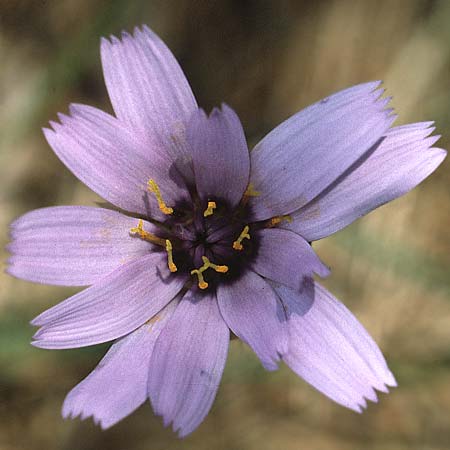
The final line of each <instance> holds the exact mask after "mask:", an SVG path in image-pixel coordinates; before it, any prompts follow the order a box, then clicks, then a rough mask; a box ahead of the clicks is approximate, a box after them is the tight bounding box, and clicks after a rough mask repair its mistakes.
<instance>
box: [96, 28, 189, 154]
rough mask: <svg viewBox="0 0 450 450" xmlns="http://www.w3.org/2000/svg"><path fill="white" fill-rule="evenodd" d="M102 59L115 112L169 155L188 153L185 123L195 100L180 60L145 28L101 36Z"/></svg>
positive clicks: (121, 119) (120, 118) (145, 138)
mask: <svg viewBox="0 0 450 450" xmlns="http://www.w3.org/2000/svg"><path fill="white" fill-rule="evenodd" d="M101 58H102V65H103V74H104V77H105V82H106V87H107V89H108V93H109V97H110V99H111V103H112V106H113V108H114V111H115V113H116V115H117V117H118V119H119V120H120V121H122V122H123V123H125V124H128V125H129V126H130V128H131V129H133V130H134V131H135V132H136V133H138V134H139V135H140V136H141V137H142V138H143V139H144V140H147V139H150V140H151V141H153V140H155V138H156V141H157V142H159V143H161V144H163V145H164V147H166V149H167V151H168V152H169V153H171V154H172V155H176V154H177V153H178V154H180V155H182V154H184V156H186V148H185V145H183V141H184V131H185V125H186V123H187V121H188V120H189V117H190V115H191V114H192V112H193V111H194V110H195V109H196V108H197V102H196V101H195V98H194V95H193V94H192V91H191V88H190V86H189V83H188V81H187V80H186V77H185V76H184V74H183V71H182V70H181V68H180V66H179V64H178V62H177V61H176V59H175V58H174V56H173V54H172V53H171V51H170V50H169V49H168V48H167V46H166V45H165V44H164V42H163V41H162V40H161V39H160V38H159V37H158V36H157V35H156V34H155V33H154V32H153V31H151V30H150V29H149V28H148V27H146V26H144V27H142V29H139V28H135V29H134V33H133V35H131V34H129V33H125V32H124V33H122V40H120V39H118V38H116V37H115V36H111V37H110V40H108V39H102V42H101Z"/></svg>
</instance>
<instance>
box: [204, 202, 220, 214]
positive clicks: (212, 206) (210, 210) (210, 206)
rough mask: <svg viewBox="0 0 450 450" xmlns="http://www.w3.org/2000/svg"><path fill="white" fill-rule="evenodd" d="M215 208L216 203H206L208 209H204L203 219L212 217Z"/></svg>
mask: <svg viewBox="0 0 450 450" xmlns="http://www.w3.org/2000/svg"><path fill="white" fill-rule="evenodd" d="M216 208H217V205H216V202H208V207H207V208H206V209H205V212H204V213H203V217H208V216H212V215H213V214H214V210H215V209H216Z"/></svg>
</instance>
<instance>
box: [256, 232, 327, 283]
mask: <svg viewBox="0 0 450 450" xmlns="http://www.w3.org/2000/svg"><path fill="white" fill-rule="evenodd" d="M258 238H259V241H258V256H257V258H256V260H255V261H254V262H253V263H252V268H253V270H254V271H255V272H257V273H259V274H260V275H262V276H263V277H265V278H269V279H270V280H273V281H276V282H278V283H281V284H284V285H286V286H288V287H290V288H292V289H294V290H300V288H301V287H302V285H303V281H304V278H305V277H309V278H310V277H312V275H313V273H316V274H318V275H319V276H321V277H326V276H328V275H329V274H330V270H329V269H328V267H326V266H325V265H324V264H323V263H322V261H320V259H319V258H318V256H317V255H316V254H315V253H314V250H313V249H312V247H311V246H310V245H309V244H308V242H306V241H305V240H304V239H303V238H302V237H301V236H299V235H298V234H296V233H292V232H291V233H290V232H288V231H287V230H281V229H278V228H272V229H264V230H260V231H259V232H258Z"/></svg>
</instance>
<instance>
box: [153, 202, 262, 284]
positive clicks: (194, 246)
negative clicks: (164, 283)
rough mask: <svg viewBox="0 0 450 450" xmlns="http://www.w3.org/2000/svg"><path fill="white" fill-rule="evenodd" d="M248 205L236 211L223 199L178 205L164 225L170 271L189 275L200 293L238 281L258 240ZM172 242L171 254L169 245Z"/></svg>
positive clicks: (255, 253) (254, 255)
mask: <svg viewBox="0 0 450 450" xmlns="http://www.w3.org/2000/svg"><path fill="white" fill-rule="evenodd" d="M250 222H251V211H250V208H249V206H248V205H247V204H246V202H245V201H242V202H241V204H240V205H238V206H237V207H235V208H232V207H230V206H229V204H228V203H227V202H226V201H225V200H223V199H220V198H214V199H208V200H207V201H202V200H200V199H199V198H196V199H195V200H193V201H192V203H190V202H179V203H177V204H175V205H174V207H173V212H172V214H170V215H167V220H166V221H165V222H163V223H162V224H161V228H160V229H161V233H160V234H159V237H161V238H163V239H164V240H165V242H166V249H165V250H166V252H167V254H168V263H169V268H170V264H171V263H173V264H174V265H175V266H176V271H175V270H171V271H172V272H173V275H174V276H177V274H185V273H189V274H190V275H191V276H192V278H193V281H194V282H195V284H197V286H198V287H199V288H200V289H209V288H215V287H216V286H217V284H218V283H228V282H231V281H234V280H236V279H237V278H238V277H239V276H240V275H242V273H244V271H245V270H246V269H247V268H248V265H249V264H250V263H251V261H252V260H253V259H254V258H255V257H256V255H257V250H258V236H257V233H255V231H256V226H255V225H251V224H250ZM168 241H169V242H170V244H169V247H170V250H168V249H167V242H168Z"/></svg>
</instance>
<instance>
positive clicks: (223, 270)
mask: <svg viewBox="0 0 450 450" xmlns="http://www.w3.org/2000/svg"><path fill="white" fill-rule="evenodd" d="M202 261H203V266H201V267H199V268H198V269H194V270H191V275H197V277H198V287H199V288H200V289H206V288H207V287H208V286H209V285H208V283H207V282H206V281H205V279H204V278H203V272H204V271H205V270H207V269H213V270H215V271H216V272H219V273H227V272H228V266H219V265H217V264H214V263H212V262H211V261H210V260H209V259H208V258H207V257H206V256H202Z"/></svg>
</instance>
